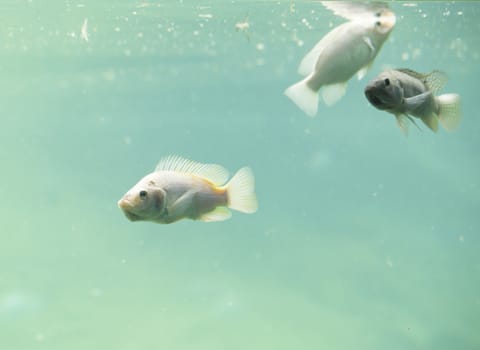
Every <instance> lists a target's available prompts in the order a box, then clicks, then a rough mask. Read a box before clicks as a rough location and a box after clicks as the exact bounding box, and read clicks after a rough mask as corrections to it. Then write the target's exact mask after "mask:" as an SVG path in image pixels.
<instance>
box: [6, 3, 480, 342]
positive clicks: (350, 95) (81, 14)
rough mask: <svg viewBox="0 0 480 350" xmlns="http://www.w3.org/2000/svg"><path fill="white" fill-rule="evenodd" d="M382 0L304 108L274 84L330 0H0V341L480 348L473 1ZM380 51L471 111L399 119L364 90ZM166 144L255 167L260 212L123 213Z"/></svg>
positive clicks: (306, 43)
mask: <svg viewBox="0 0 480 350" xmlns="http://www.w3.org/2000/svg"><path fill="white" fill-rule="evenodd" d="M412 4H413V5H416V6H412ZM406 5H408V6H406ZM391 7H392V9H393V10H394V11H395V13H396V14H397V24H396V28H395V29H394V31H393V33H392V35H391V37H390V38H389V40H388V41H387V42H386V43H385V45H384V47H383V49H382V51H381V52H380V54H379V55H378V57H377V59H376V61H375V64H374V65H373V67H372V69H371V70H370V72H369V74H368V75H367V77H366V78H365V79H364V80H362V81H360V82H359V81H357V80H355V79H352V81H351V82H350V84H349V87H348V89H347V93H346V95H345V96H344V98H343V99H342V100H341V101H340V102H339V103H338V104H337V105H335V106H333V107H325V106H323V105H320V107H319V113H318V116H317V118H315V119H310V118H308V117H306V116H305V115H304V114H303V113H302V112H301V111H300V110H299V109H297V108H296V106H295V105H294V104H293V103H291V101H289V100H288V99H287V98H286V97H285V96H284V95H283V91H284V89H285V88H286V87H287V86H289V85H290V84H292V83H293V82H295V81H297V80H298V78H299V77H298V75H297V73H296V69H297V65H298V63H299V62H300V60H301V58H302V57H303V56H304V55H305V54H306V52H307V51H308V50H309V49H310V48H311V47H312V46H313V45H314V44H315V43H316V42H317V41H318V40H319V39H320V38H321V37H322V36H323V35H324V34H325V33H327V32H328V31H329V30H330V29H331V28H332V26H335V25H338V24H340V23H342V22H343V20H342V19H340V18H338V17H335V16H333V15H332V14H331V13H330V12H329V11H327V10H326V9H324V8H323V7H322V6H321V5H320V4H318V3H314V2H291V1H263V2H256V1H237V2H232V1H193V0H191V1H158V2H148V1H145V2H133V1H125V0H123V1H110V2H105V1H104V2H103V3H99V2H97V1H93V0H85V1H73V0H72V1H68V0H63V1H48V4H47V2H40V1H35V0H30V1H17V2H13V1H11V2H3V3H2V4H1V5H0V9H1V11H0V20H1V23H2V26H1V27H0V73H1V76H2V79H1V80H0V87H1V92H2V94H1V97H0V100H1V104H0V106H1V107H0V108H1V118H2V119H1V120H2V127H1V128H0V136H1V140H2V147H1V148H0V156H1V159H2V167H1V174H2V176H1V179H2V180H3V181H1V183H0V194H1V197H2V202H1V212H2V220H1V224H0V225H1V226H0V227H1V230H0V348H1V349H2V350H3V349H8V350H22V349H49V350H55V349H62V350H64V349H69V350H75V349H116V350H123V349H132V350H133V349H170V350H174V349H181V350H188V349H195V350H197V349H198V350H200V349H208V350H216V349H230V350H233V349H276V350H279V349H335V350H337V349H370V350H371V349H379V350H380V349H382V350H383V349H391V350H396V349H435V350H442V349H445V350H451V349H456V350H467V349H468V350H470V349H471V350H474V349H479V348H480V332H479V330H480V294H479V288H480V258H479V254H478V252H479V248H480V237H479V234H480V221H479V214H480V182H479V181H480V180H479V179H480V161H479V156H478V150H479V147H480V141H479V139H480V138H479V135H480V120H479V118H478V112H477V106H476V102H477V101H478V97H477V95H478V80H479V77H480V37H479V35H478V33H480V22H479V21H478V18H479V16H480V3H475V2H472V3H467V2H458V3H444V2H429V3H408V4H405V3H398V2H397V3H392V4H391ZM86 19H87V22H85V20H86ZM245 22H248V23H249V26H248V28H245V25H243V26H242V25H239V26H240V27H242V28H243V29H242V28H240V29H236V24H237V23H245ZM84 23H87V27H86V28H87V33H88V41H87V40H86V38H85V36H84V37H82V35H81V28H82V25H83V24H84ZM386 67H408V68H411V69H415V70H418V71H421V72H426V71H430V70H432V69H441V70H444V71H445V72H447V73H448V75H449V77H450V80H449V82H448V83H447V86H446V87H445V89H444V90H443V91H445V92H456V93H459V94H460V95H461V97H462V107H463V120H462V123H461V125H460V128H459V129H458V130H457V131H455V132H452V133H447V132H445V131H443V130H440V131H439V133H438V134H434V133H432V132H431V131H430V130H428V129H427V128H426V127H423V126H422V127H421V128H422V130H421V131H419V130H417V129H416V128H410V135H409V136H408V137H404V136H403V135H402V134H401V132H400V131H399V130H398V128H397V127H396V124H395V121H394V118H393V116H391V115H388V114H387V113H384V112H381V111H378V110H376V109H374V108H373V107H372V106H370V105H369V104H368V102H367V100H366V99H365V97H364V95H363V88H364V86H365V85H366V83H367V81H368V80H370V79H371V78H373V77H374V76H375V75H377V74H378V73H379V72H380V71H381V70H382V69H383V68H386ZM168 154H180V155H183V156H185V157H188V158H191V159H194V160H197V161H200V162H214V163H218V164H222V165H224V166H225V167H227V168H228V169H229V170H230V172H231V173H233V172H234V171H236V170H237V169H239V168H240V167H242V166H245V165H249V166H251V167H252V169H253V171H254V173H255V176H256V186H257V194H258V198H259V204H260V209H259V211H258V212H257V213H256V214H253V215H245V214H241V213H234V215H233V217H232V218H231V219H230V220H228V221H225V222H220V223H202V222H193V221H183V222H179V223H175V224H172V225H156V224H153V223H145V222H140V223H139V222H135V223H133V222H129V221H128V220H127V219H126V218H125V217H124V215H123V214H122V213H121V211H120V210H119V209H118V207H117V201H118V199H119V198H120V197H121V196H122V195H123V194H124V193H125V192H126V191H127V190H128V189H129V188H130V187H131V186H132V185H133V184H134V183H136V181H138V180H139V179H140V178H141V177H142V176H144V175H146V174H147V173H149V172H151V171H152V170H153V168H154V167H155V164H156V163H157V161H158V160H159V159H160V158H161V157H163V156H165V155H168Z"/></svg>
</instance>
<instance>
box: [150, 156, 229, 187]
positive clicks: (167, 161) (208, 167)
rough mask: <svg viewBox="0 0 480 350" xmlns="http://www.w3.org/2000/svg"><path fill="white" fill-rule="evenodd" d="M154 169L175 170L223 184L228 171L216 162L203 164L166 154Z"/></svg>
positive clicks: (218, 184) (226, 178) (216, 183)
mask: <svg viewBox="0 0 480 350" xmlns="http://www.w3.org/2000/svg"><path fill="white" fill-rule="evenodd" d="M155 171H175V172H178V173H182V174H191V175H196V176H198V177H201V178H203V179H205V180H208V181H210V182H212V183H214V184H215V185H217V186H221V185H224V184H225V183H226V182H227V180H228V171H227V169H225V168H224V167H222V166H221V165H218V164H203V163H199V162H195V161H193V160H189V159H185V158H183V157H180V156H167V157H165V158H162V159H161V160H160V162H159V163H158V165H157V167H156V168H155Z"/></svg>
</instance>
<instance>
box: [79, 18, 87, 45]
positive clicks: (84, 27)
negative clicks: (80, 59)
mask: <svg viewBox="0 0 480 350" xmlns="http://www.w3.org/2000/svg"><path fill="white" fill-rule="evenodd" d="M80 38H81V39H82V40H85V41H87V42H88V19H87V18H85V19H84V20H83V24H82V29H81V30H80Z"/></svg>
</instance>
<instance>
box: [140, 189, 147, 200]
mask: <svg viewBox="0 0 480 350" xmlns="http://www.w3.org/2000/svg"><path fill="white" fill-rule="evenodd" d="M138 195H139V196H140V199H145V198H147V191H140V193H139V194H138Z"/></svg>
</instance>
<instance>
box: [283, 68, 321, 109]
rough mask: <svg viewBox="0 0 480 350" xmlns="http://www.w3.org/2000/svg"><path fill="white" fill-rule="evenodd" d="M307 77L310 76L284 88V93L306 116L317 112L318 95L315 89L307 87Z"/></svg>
mask: <svg viewBox="0 0 480 350" xmlns="http://www.w3.org/2000/svg"><path fill="white" fill-rule="evenodd" d="M308 79H310V76H308V77H306V78H305V79H303V80H302V81H299V82H298V83H296V84H293V85H291V86H290V87H289V88H287V89H286V90H285V95H286V96H287V97H288V98H289V99H291V100H292V101H293V102H294V103H295V104H296V105H297V106H298V107H299V108H300V109H301V110H302V111H303V112H305V113H306V114H307V115H308V116H310V117H314V116H315V115H316V114H317V110H318V101H319V97H318V92H317V91H313V90H312V89H310V88H309V87H308V85H307V81H308Z"/></svg>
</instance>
